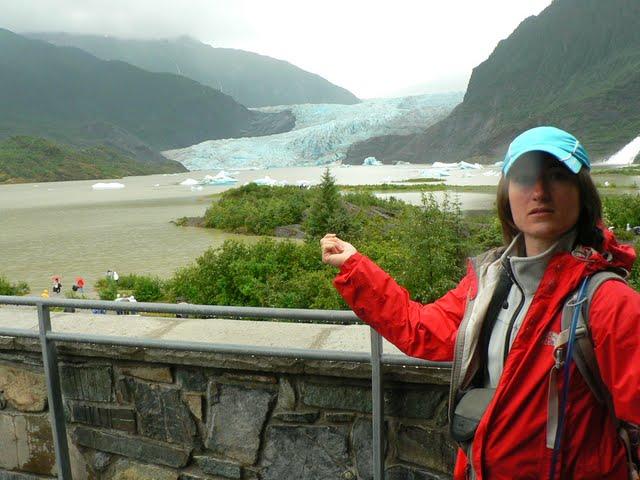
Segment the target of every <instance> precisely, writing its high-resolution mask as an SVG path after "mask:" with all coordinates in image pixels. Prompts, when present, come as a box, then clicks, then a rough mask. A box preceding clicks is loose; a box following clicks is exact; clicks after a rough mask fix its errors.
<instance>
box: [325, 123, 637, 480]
mask: <svg viewBox="0 0 640 480" xmlns="http://www.w3.org/2000/svg"><path fill="white" fill-rule="evenodd" d="M590 167H591V165H590V161H589V157H588V155H587V152H586V150H585V149H584V148H583V146H582V145H581V144H580V142H579V141H578V140H577V139H576V138H575V137H574V136H573V135H571V134H569V133H567V132H565V131H563V130H560V129H557V128H555V127H537V128H534V129H531V130H527V131H526V132H524V133H522V134H521V135H519V136H518V137H517V138H516V139H515V140H514V141H513V142H512V143H511V145H510V147H509V150H508V152H507V154H506V157H505V161H504V163H503V167H502V177H501V179H500V181H499V184H498V193H497V207H498V216H499V218H500V222H501V224H502V230H503V234H504V238H505V246H504V247H501V248H498V249H494V250H491V251H489V252H486V253H485V254H483V255H480V256H478V257H476V258H473V259H471V260H470V261H469V262H468V268H467V274H466V275H465V277H464V278H463V279H462V280H461V281H460V283H459V284H458V285H457V286H456V287H455V288H454V289H453V290H451V291H449V292H448V293H446V294H445V295H444V296H443V297H442V298H440V299H438V300H436V301H435V302H433V303H431V304H427V305H423V304H420V303H417V302H414V301H412V300H411V299H410V298H409V294H408V292H407V291H406V290H405V289H404V288H402V287H400V286H399V285H398V284H397V283H396V282H395V281H394V280H393V279H392V278H391V277H390V276H389V275H388V274H387V273H385V272H384V271H383V270H381V269H380V268H379V267H378V266H377V265H376V264H375V263H373V262H372V261H371V260H370V259H368V258H367V257H366V256H364V255H362V254H360V253H359V252H358V251H357V250H356V248H355V247H354V246H353V245H351V244H350V243H348V242H346V241H344V240H342V239H340V238H338V237H337V236H335V235H333V234H327V235H326V236H325V237H324V238H323V239H322V240H321V242H320V243H321V249H322V260H323V262H325V263H327V264H330V265H333V266H335V267H338V268H340V272H339V274H338V275H337V277H336V278H335V280H334V285H335V287H336V288H337V290H338V291H339V293H340V294H341V295H342V297H343V298H344V299H345V301H346V302H347V303H348V304H349V306H350V307H351V308H352V309H353V311H354V312H355V313H356V314H357V315H358V317H360V318H361V319H362V320H363V321H365V322H366V323H368V324H369V325H371V326H372V327H373V328H374V329H376V330H377V331H378V332H379V333H380V334H381V335H383V336H384V337H385V338H386V339H388V340H389V341H391V342H392V343H393V344H395V345H396V346H397V347H398V348H400V349H401V350H402V351H403V352H405V353H406V354H407V355H411V356H415V357H419V358H424V359H428V360H432V361H453V367H452V378H451V387H450V388H451V393H450V407H449V408H450V411H449V415H450V420H451V419H454V418H456V415H457V409H458V408H460V407H461V406H462V405H463V402H464V399H465V396H466V395H467V394H469V392H473V394H476V393H478V392H481V393H482V392H490V394H488V395H486V396H485V397H484V400H483V399H482V395H479V396H476V397H467V398H473V400H472V401H470V402H467V403H468V404H469V405H471V406H472V407H477V406H478V405H479V404H481V402H482V401H485V402H486V405H482V406H483V409H482V411H481V413H480V415H479V418H478V422H477V423H476V424H475V425H473V427H474V429H473V430H471V436H470V438H469V439H468V441H463V440H459V441H458V443H459V445H460V446H461V449H460V450H459V453H458V459H457V461H456V467H455V470H454V478H455V479H456V480H462V479H490V480H502V479H504V480H513V479H532V480H533V479H575V480H587V479H616V480H617V479H620V480H622V479H625V480H626V479H628V478H630V472H629V469H628V463H627V460H626V451H625V448H624V446H623V443H622V442H621V441H620V439H619V437H618V434H617V431H616V426H615V423H614V419H615V417H617V418H618V419H620V420H623V421H626V422H629V423H632V424H636V425H637V424H640V295H639V294H638V293H637V292H636V291H634V290H633V289H632V288H631V287H629V286H628V285H627V284H626V283H624V282H621V281H605V282H604V283H602V285H601V286H600V287H599V288H598V289H597V290H596V292H595V294H594V295H593V297H592V298H591V302H590V308H589V325H590V330H591V338H592V342H593V344H594V351H595V356H596V359H597V363H598V366H599V369H600V374H601V377H602V380H603V382H604V384H605V386H606V388H607V389H608V391H609V392H610V393H611V396H612V400H613V406H614V410H615V412H609V411H608V409H607V407H606V405H604V404H602V403H599V402H598V401H597V400H596V397H595V396H594V394H593V392H592V391H591V390H590V388H589V387H588V385H587V383H586V382H585V380H584V379H583V378H582V377H581V375H580V373H579V372H578V370H577V369H576V367H575V364H573V365H571V364H570V370H569V371H568V375H569V377H568V378H569V382H568V395H567V397H566V406H565V410H564V415H565V419H566V420H565V422H564V430H563V431H562V434H561V435H560V437H561V438H560V440H561V443H559V445H560V446H561V447H560V448H556V449H557V450H558V451H557V452H555V453H554V448H553V443H552V444H551V445H549V432H548V431H547V430H548V428H547V422H548V413H549V411H550V410H551V409H550V408H549V407H548V405H549V398H550V397H549V393H550V392H551V391H552V390H555V391H556V392H559V391H562V388H563V384H564V381H563V377H562V375H560V376H558V377H557V379H556V377H553V378H554V379H555V381H551V382H550V372H551V371H552V370H553V369H554V365H555V360H554V346H555V345H556V342H557V339H558V338H559V337H560V332H561V330H562V327H561V316H562V311H563V308H564V305H565V303H566V301H567V299H568V298H569V297H570V296H571V295H572V294H574V292H576V291H577V289H578V288H579V286H580V285H581V283H582V281H583V280H584V279H585V278H586V277H589V276H591V275H593V274H594V273H596V272H599V271H603V270H617V271H627V272H628V271H630V270H631V267H632V265H633V263H634V261H635V257H636V255H635V252H634V250H633V248H632V247H630V246H628V245H622V244H619V243H618V242H617V241H616V239H615V237H614V235H613V234H612V232H610V231H609V230H608V229H606V228H604V226H603V223H602V207H601V202H600V197H599V194H598V192H597V189H596V187H595V185H594V184H593V181H592V179H591V176H590V174H589V170H590ZM425 234H428V232H425ZM489 317H491V318H489ZM473 394H472V395H473ZM452 430H453V431H454V433H455V430H454V429H453V428H452ZM457 434H458V435H461V434H460V433H457Z"/></svg>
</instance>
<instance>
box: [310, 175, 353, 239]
mask: <svg viewBox="0 0 640 480" xmlns="http://www.w3.org/2000/svg"><path fill="white" fill-rule="evenodd" d="M349 227H350V221H349V215H348V213H347V210H346V207H345V203H344V201H343V200H342V197H341V195H340V191H339V190H338V187H337V186H336V182H335V178H334V177H333V176H332V175H331V172H330V171H329V168H328V167H327V168H326V169H325V171H324V173H323V174H322V182H321V183H320V185H319V186H318V187H317V190H316V191H315V194H314V197H313V199H312V201H311V207H310V208H309V212H308V215H307V218H306V219H305V221H304V225H303V228H304V231H305V233H306V235H307V239H308V240H311V241H314V240H317V239H318V238H321V237H323V236H324V235H325V234H326V233H335V234H337V235H339V236H347V235H348V233H349V230H350V228H349Z"/></svg>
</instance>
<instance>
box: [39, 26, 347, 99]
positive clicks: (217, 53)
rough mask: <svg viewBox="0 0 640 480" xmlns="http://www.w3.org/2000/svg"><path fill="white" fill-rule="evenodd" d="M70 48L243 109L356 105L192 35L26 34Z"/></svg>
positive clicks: (269, 61)
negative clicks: (191, 83)
mask: <svg viewBox="0 0 640 480" xmlns="http://www.w3.org/2000/svg"><path fill="white" fill-rule="evenodd" d="M28 36H29V37H31V38H37V39H39V40H44V41H48V42H51V43H52V44H56V45H63V46H74V47H76V48H80V49H82V50H85V51H87V52H89V53H91V54H93V55H95V56H96V57H98V58H102V59H104V60H121V61H125V62H127V63H130V64H132V65H135V66H137V67H140V68H142V69H144V70H148V71H152V72H170V73H175V74H179V75H182V76H185V77H188V78H191V79H193V80H196V81H198V82H200V83H202V84H203V85H207V86H210V87H212V88H215V89H218V90H220V91H222V92H223V93H225V94H227V95H229V96H231V97H233V98H234V99H236V101H238V102H239V103H241V104H243V105H245V106H247V107H264V106H272V105H291V104H301V103H343V104H354V103H358V102H359V99H358V98H357V97H356V96H355V95H353V94H352V93H351V92H349V91H348V90H346V89H345V88H342V87H339V86H337V85H334V84H333V83H331V82H329V81H328V80H326V79H325V78H323V77H321V76H320V75H317V74H315V73H312V72H308V71H305V70H303V69H301V68H299V67H297V66H295V65H293V64H292V63H290V62H287V61H285V60H280V59H276V58H273V57H269V56H267V55H261V54H258V53H254V52H249V51H246V50H239V49H232V48H221V47H213V46H211V45H208V44H205V43H203V42H200V41H198V40H196V39H193V38H191V37H186V36H182V37H177V38H167V39H152V40H136V39H125V38H118V37H101V36H97V35H74V34H68V33H64V32H38V33H30V34H28Z"/></svg>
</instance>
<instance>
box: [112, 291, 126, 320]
mask: <svg viewBox="0 0 640 480" xmlns="http://www.w3.org/2000/svg"><path fill="white" fill-rule="evenodd" d="M128 301H129V298H128V297H123V296H122V295H120V294H119V293H118V294H117V295H116V298H115V300H114V302H128ZM116 314H117V315H126V314H127V311H126V310H116Z"/></svg>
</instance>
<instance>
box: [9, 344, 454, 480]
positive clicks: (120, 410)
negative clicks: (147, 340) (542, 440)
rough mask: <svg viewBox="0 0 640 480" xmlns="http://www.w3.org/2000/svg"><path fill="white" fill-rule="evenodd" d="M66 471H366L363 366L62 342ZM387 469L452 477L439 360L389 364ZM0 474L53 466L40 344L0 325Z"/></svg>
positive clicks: (188, 477) (81, 474) (22, 475)
mask: <svg viewBox="0 0 640 480" xmlns="http://www.w3.org/2000/svg"><path fill="white" fill-rule="evenodd" d="M58 351H59V363H60V365H59V371H60V376H61V383H62V388H63V394H64V404H65V410H66V418H67V428H68V435H69V440H70V442H69V445H70V450H71V457H72V463H73V474H74V479H76V480H78V479H109V480H111V479H120V480H125V479H142V480H145V479H149V480H152V479H153V480H165V479H166V480H199V479H246V480H249V479H262V480H289V479H309V480H312V479H318V480H330V479H354V480H355V479H371V478H372V465H371V390H370V380H369V376H370V368H369V366H368V365H362V364H357V363H348V362H328V361H304V360H300V359H296V358H275V357H274V358H259V357H253V356H237V355H223V354H210V353H208V354H207V353H197V352H178V351H167V350H159V349H142V348H130V347H110V346H97V345H92V346H89V345H79V344H70V343H69V344H61V345H60V346H59V350H58ZM384 371H385V391H384V398H385V415H386V433H387V443H386V461H385V469H386V477H385V478H387V479H389V480H427V479H447V478H451V476H450V473H451V471H452V469H453V459H454V454H455V448H454V447H453V445H452V444H451V442H450V441H449V439H448V437H447V433H446V401H447V379H448V373H449V372H448V371H447V370H446V369H436V368H415V367H406V368H405V367H390V366H386V367H385V369H384ZM0 392H1V393H0V480H8V479H11V480H27V479H29V480H31V479H42V478H52V477H54V476H55V475H56V467H55V454H54V448H53V442H52V439H51V427H50V424H49V418H48V413H47V398H46V388H45V381H44V374H43V371H42V360H41V357H40V349H39V344H38V342H36V341H33V340H29V339H17V338H7V337H0Z"/></svg>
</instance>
